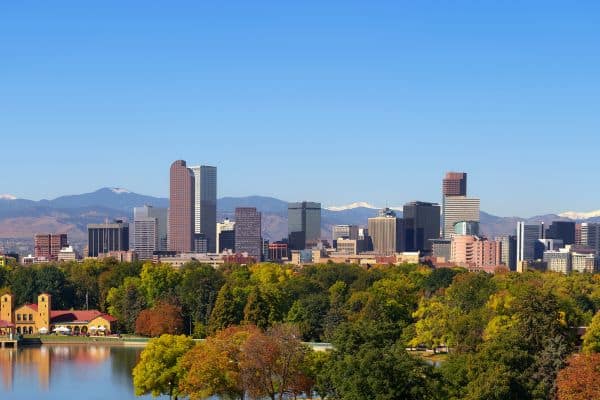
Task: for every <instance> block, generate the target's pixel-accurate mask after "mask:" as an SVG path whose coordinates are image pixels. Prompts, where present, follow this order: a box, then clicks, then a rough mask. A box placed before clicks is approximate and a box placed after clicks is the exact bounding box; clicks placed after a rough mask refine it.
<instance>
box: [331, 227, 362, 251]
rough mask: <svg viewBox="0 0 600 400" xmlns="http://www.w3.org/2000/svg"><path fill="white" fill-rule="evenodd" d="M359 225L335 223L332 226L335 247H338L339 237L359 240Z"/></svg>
mask: <svg viewBox="0 0 600 400" xmlns="http://www.w3.org/2000/svg"><path fill="white" fill-rule="evenodd" d="M358 230H359V227H358V225H334V226H333V227H332V228H331V238H332V242H333V247H334V248H335V249H337V241H338V240H339V239H351V240H357V241H358Z"/></svg>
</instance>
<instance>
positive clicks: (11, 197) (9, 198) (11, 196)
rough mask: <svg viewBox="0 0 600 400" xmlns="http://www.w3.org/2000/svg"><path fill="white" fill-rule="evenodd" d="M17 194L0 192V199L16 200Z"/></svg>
mask: <svg viewBox="0 0 600 400" xmlns="http://www.w3.org/2000/svg"><path fill="white" fill-rule="evenodd" d="M16 199H17V196H13V195H12V194H8V193H6V194H0V200H16Z"/></svg>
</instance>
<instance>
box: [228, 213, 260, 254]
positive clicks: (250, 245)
mask: <svg viewBox="0 0 600 400" xmlns="http://www.w3.org/2000/svg"><path fill="white" fill-rule="evenodd" d="M261 229H262V222H261V213H260V212H258V211H256V208H254V207H238V208H236V209H235V252H236V253H244V252H246V253H248V255H249V256H252V257H255V258H256V260H257V261H260V258H261V253H262V237H261Z"/></svg>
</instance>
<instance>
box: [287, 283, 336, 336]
mask: <svg viewBox="0 0 600 400" xmlns="http://www.w3.org/2000/svg"><path fill="white" fill-rule="evenodd" d="M328 309H329V300H328V299H327V296H325V295H324V294H312V295H309V296H306V297H304V298H301V299H299V300H296V301H295V302H294V304H293V305H292V308H290V311H289V312H288V315H287V318H286V321H287V322H289V323H291V324H294V325H296V326H297V327H298V329H299V330H300V334H301V335H302V337H303V338H304V340H306V341H311V340H313V341H318V340H320V339H321V336H322V335H323V322H324V320H325V317H326V315H327V311H328Z"/></svg>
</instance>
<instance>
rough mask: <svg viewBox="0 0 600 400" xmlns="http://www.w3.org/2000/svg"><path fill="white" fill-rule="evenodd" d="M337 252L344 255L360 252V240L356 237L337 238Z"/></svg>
mask: <svg viewBox="0 0 600 400" xmlns="http://www.w3.org/2000/svg"><path fill="white" fill-rule="evenodd" d="M336 253H338V254H344V255H356V254H358V240H356V239H343V238H340V239H337V250H336Z"/></svg>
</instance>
